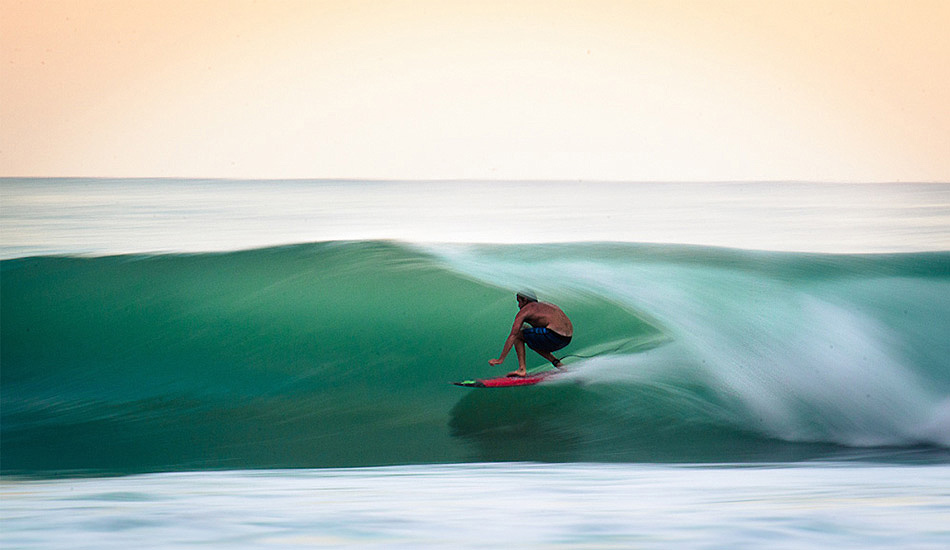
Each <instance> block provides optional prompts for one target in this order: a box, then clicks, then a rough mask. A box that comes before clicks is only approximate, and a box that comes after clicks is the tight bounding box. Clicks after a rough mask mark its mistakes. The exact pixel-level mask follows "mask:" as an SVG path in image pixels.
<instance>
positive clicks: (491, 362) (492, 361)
mask: <svg viewBox="0 0 950 550" xmlns="http://www.w3.org/2000/svg"><path fill="white" fill-rule="evenodd" d="M504 362H505V360H504V359H489V360H488V364H489V365H491V366H493V367H497V366H498V365H500V364H502V363H504Z"/></svg>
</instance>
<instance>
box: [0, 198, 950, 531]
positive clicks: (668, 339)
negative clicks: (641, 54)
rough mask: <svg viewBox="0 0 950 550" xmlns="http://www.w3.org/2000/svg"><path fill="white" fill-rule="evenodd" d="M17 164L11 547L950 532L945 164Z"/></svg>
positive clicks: (6, 399)
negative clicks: (925, 179) (659, 171)
mask: <svg viewBox="0 0 950 550" xmlns="http://www.w3.org/2000/svg"><path fill="white" fill-rule="evenodd" d="M0 190H2V194H0V222H2V227H0V228H2V233H0V237H2V239H0V257H2V258H3V260H2V262H0V292H2V294H0V296H2V299H0V403H2V407H0V453H2V454H0V473H2V479H3V481H2V491H3V492H2V501H0V512H2V516H0V520H2V525H3V528H2V529H0V543H3V545H4V547H11V548H54V547H63V548H65V547H69V548H77V547H84V546H88V547H93V546H95V547H97V548H100V547H110V546H115V547H118V546H123V547H125V546H128V545H129V544H132V543H134V544H136V545H141V546H147V547H196V546H211V547H215V546H218V547H227V548H236V547H237V548H261V547H271V548H283V547H294V546H304V547H381V548H416V547H453V548H455V547H498V546H504V545H512V544H513V545H514V546H518V547H537V548H610V547H617V548H631V547H643V548H661V547H664V548H666V547H670V546H680V547H729V548H733V547H762V546H770V547H780V548H812V547H828V546H831V545H837V546H845V547H853V548H871V547H882V548H883V547H902V548H943V547H946V546H947V544H950V529H948V528H947V527H946V526H947V525H950V521H947V520H948V519H950V484H948V483H947V481H948V478H950V362H948V359H947V357H948V352H950V338H947V334H950V185H948V184H891V185H883V184H874V185H870V184H805V183H754V184H726V183H717V184H619V183H602V184H579V183H566V182H510V183H505V182H494V183H493V182H439V183H433V182H324V181H313V182H304V181H293V182H264V181H192V180H84V179H78V180H76V179H59V180H27V179H4V180H0ZM523 287H529V288H532V289H534V290H535V291H536V292H537V293H538V294H539V295H540V296H541V298H542V299H549V300H552V301H555V302H556V303H558V304H559V305H560V306H561V307H562V308H563V309H564V310H565V311H567V312H568V314H569V315H570V316H571V318H572V320H573V321H574V325H575V329H576V333H575V338H574V341H573V342H572V344H571V345H570V346H569V347H568V348H566V350H564V352H562V353H564V354H569V356H568V357H566V358H565V363H566V364H568V365H569V369H570V370H569V373H568V375H567V376H564V377H563V378H562V380H560V381H559V382H557V383H550V384H542V385H539V386H535V387H530V388H516V389H507V390H505V389H502V390H472V389H464V388H459V387H456V386H453V385H451V384H450V382H452V381H454V380H461V379H466V378H471V377H473V376H476V377H477V376H491V375H496V374H501V373H502V372H507V370H510V369H508V368H507V367H509V366H510V365H505V366H503V367H499V369H500V370H497V372H496V369H492V368H491V367H489V366H488V364H487V360H488V359H489V358H492V357H495V356H497V354H498V352H499V350H500V348H501V344H502V343H503V340H504V337H505V335H506V333H507V330H508V328H509V327H510V325H509V323H510V320H511V318H512V316H513V315H514V312H515V311H516V306H515V303H514V299H513V291H514V290H516V289H519V288H523ZM513 361H514V357H513V354H512V357H511V358H510V359H509V362H513ZM542 363H543V361H542V360H541V359H540V358H539V357H537V356H536V355H531V354H530V353H529V369H536V368H544V365H543V364H542ZM51 519H52V520H54V521H51ZM51 526H52V527H51Z"/></svg>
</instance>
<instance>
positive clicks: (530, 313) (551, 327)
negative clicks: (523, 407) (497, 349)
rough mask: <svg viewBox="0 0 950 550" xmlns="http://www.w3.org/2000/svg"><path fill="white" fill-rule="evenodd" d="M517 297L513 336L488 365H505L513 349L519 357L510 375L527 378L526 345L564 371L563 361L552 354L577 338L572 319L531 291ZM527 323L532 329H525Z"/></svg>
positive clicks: (522, 292)
mask: <svg viewBox="0 0 950 550" xmlns="http://www.w3.org/2000/svg"><path fill="white" fill-rule="evenodd" d="M515 298H517V300H518V314H517V315H515V323H514V325H513V326H512V327H511V334H509V335H508V339H507V340H505V346H504V347H503V348H502V350H501V355H500V356H498V359H490V360H489V361H488V364H489V365H491V366H493V367H494V366H495V365H500V364H502V363H504V362H505V357H507V356H508V352H509V351H511V348H512V346H514V348H515V352H516V353H517V354H518V370H516V371H512V372H509V373H508V376H526V375H527V374H528V371H527V369H526V368H525V351H524V347H525V344H527V345H528V347H529V348H531V349H533V350H534V351H536V352H538V354H540V355H541V357H544V358H545V359H547V360H548V361H550V362H551V364H552V365H554V366H555V367H557V368H561V361H560V360H559V359H558V358H557V357H555V356H553V355H551V352H552V351H557V350H559V349H561V348H563V347H565V346H567V345H568V344H570V343H571V337H572V336H574V325H572V324H571V320H570V319H568V318H567V315H565V313H564V312H563V311H561V308H559V307H557V306H556V305H554V304H549V303H547V302H539V301H538V298H537V296H535V295H534V293H532V292H530V291H527V290H523V291H521V292H519V293H517V294H516V295H515ZM525 323H527V324H529V325H531V326H530V327H525V326H524V324H525Z"/></svg>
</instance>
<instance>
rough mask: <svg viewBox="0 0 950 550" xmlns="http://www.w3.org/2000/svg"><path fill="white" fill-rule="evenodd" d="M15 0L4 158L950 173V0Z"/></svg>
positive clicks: (294, 168)
mask: <svg viewBox="0 0 950 550" xmlns="http://www.w3.org/2000/svg"><path fill="white" fill-rule="evenodd" d="M0 6H2V9H0V47H2V59H0V62H2V72H0V176H98V177H106V176H118V177H132V176H183V177H236V178H377V179H392V178H395V179H423V178H424V179H561V180H564V179H567V180H574V179H584V180H632V181H643V180H661V181H664V180H699V181H706V180H760V179H767V180H786V179H800V180H817V181H950V33H948V32H947V29H948V28H950V1H948V0H933V1H925V0H909V1H906V2H896V1H890V0H888V1H869V0H864V1H855V2H850V1H836V0H821V1H805V0H803V1H779V0H775V1H767V0H733V1H715V2H714V1H674V0H666V1H628V2H621V1H596V0H595V1H579V2H558V1H543V2H494V1H490V0H481V1H478V2H448V1H432V2H428V1H419V0H406V1H398V2H382V1H371V2H342V1H326V2H315V1H307V2H294V1H270V2H247V1H234V0H228V1H200V0H185V1H178V0H137V1H113V2H107V1H99V0H96V1H93V0H74V1H69V2H65V1H54V2H39V1H35V0H29V1H23V2H21V1H14V0H0Z"/></svg>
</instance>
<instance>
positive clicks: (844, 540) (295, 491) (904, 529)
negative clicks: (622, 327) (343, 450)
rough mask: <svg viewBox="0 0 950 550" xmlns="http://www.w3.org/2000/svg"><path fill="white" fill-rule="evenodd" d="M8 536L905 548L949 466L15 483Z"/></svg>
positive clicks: (7, 512) (931, 511)
mask: <svg viewBox="0 0 950 550" xmlns="http://www.w3.org/2000/svg"><path fill="white" fill-rule="evenodd" d="M2 494H3V499H2V504H0V506H2V512H3V516H2V519H3V530H2V535H0V541H2V542H3V546H4V547H5V548H24V549H28V548H37V549H40V548H42V549H49V548H70V549H82V548H89V549H97V550H98V549H107V548H117V549H119V548H121V549H123V550H124V549H127V548H140V549H142V548H407V549H409V548H537V549H567V548H657V549H666V548H862V549H868V548H888V549H892V548H903V549H917V548H919V549H924V548H933V549H943V548H946V547H947V545H948V544H950V469H948V468H947V467H943V466H893V465H892V466H869V465H865V466H861V465H855V464H843V463H825V464H811V465H797V466H790V465H763V466H755V467H753V466H748V465H747V466H741V465H733V466H716V467H709V466H663V465H651V464H646V465H591V464H572V465H568V464H551V465H542V464H521V463H515V464H509V465H485V464H467V465H441V466H406V467H388V468H368V469H344V470H334V469H328V470H299V471H293V470H291V471H257V472H248V471H244V472H220V473H208V472H205V473H171V474H153V475H139V476H129V477H123V478H105V479H65V480H44V481H9V480H8V481H6V482H5V483H4V484H3V493H2Z"/></svg>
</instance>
